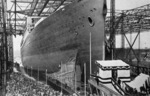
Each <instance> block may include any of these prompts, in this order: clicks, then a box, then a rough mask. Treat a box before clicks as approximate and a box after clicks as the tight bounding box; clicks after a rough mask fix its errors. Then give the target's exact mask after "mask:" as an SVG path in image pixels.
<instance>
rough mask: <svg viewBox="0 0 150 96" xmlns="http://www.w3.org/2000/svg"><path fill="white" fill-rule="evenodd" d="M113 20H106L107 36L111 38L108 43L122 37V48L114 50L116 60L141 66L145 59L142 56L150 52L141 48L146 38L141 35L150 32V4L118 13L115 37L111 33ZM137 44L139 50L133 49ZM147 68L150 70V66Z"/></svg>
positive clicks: (116, 14) (109, 17) (116, 15)
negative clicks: (143, 39) (142, 40)
mask: <svg viewBox="0 0 150 96" xmlns="http://www.w3.org/2000/svg"><path fill="white" fill-rule="evenodd" d="M111 18H112V17H111V16H108V17H107V18H106V27H105V33H106V36H108V37H109V39H108V41H109V42H113V41H112V40H113V39H114V38H115V36H116V35H121V48H120V49H117V48H114V50H115V53H114V54H115V55H114V58H115V59H122V60H124V61H127V62H130V63H132V64H133V62H134V63H135V62H136V63H135V64H134V65H136V66H140V65H141V64H142V63H143V60H144V58H145V57H144V56H142V54H147V53H145V51H147V50H149V49H142V48H141V44H140V43H141V38H144V37H141V36H140V34H141V33H142V32H143V31H149V30H150V4H147V5H144V6H141V7H138V8H134V9H131V10H122V11H118V12H116V13H115V21H114V22H115V23H114V24H115V25H114V26H115V28H114V30H115V35H114V32H112V31H111V23H112V20H111ZM127 34H130V37H128V36H127ZM132 34H136V36H135V37H133V36H132ZM125 42H127V44H128V46H129V47H128V48H127V47H126V45H125ZM115 43H116V42H115ZM135 43H138V49H135V48H133V46H134V45H135ZM110 46H111V45H110ZM142 67H143V66H142ZM146 67H147V68H150V66H146Z"/></svg>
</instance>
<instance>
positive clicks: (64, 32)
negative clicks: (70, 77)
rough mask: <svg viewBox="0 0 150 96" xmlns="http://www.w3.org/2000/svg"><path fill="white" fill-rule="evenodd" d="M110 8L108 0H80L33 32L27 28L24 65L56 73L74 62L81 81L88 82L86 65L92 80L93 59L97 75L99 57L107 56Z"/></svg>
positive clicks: (41, 24) (55, 14) (22, 48)
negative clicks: (106, 27) (85, 79)
mask: <svg viewBox="0 0 150 96" xmlns="http://www.w3.org/2000/svg"><path fill="white" fill-rule="evenodd" d="M106 10H107V9H106V2H105V0H76V1H75V2H73V3H71V4H69V5H67V6H65V7H64V8H62V9H60V10H59V11H57V12H55V13H53V14H52V15H50V16H49V17H47V18H46V19H44V20H43V21H42V22H40V23H39V24H38V25H37V26H36V27H35V28H34V29H33V30H32V31H28V30H26V32H25V34H24V37H23V39H22V44H21V58H22V64H23V66H24V68H26V69H30V68H32V70H38V71H40V72H45V70H47V73H53V74H54V73H58V72H59V71H61V70H65V68H66V67H62V66H69V62H71V64H73V63H72V62H74V65H72V67H73V68H72V70H73V71H74V73H77V75H76V77H77V81H79V82H84V78H83V77H84V64H86V75H87V76H86V78H87V79H88V78H89V76H90V75H89V74H90V71H89V70H90V61H91V64H92V66H91V67H92V74H96V72H97V68H96V67H95V65H94V62H95V60H103V59H104V22H105V20H104V19H105V15H106ZM90 45H91V47H90ZM90 52H91V55H90ZM90 56H91V59H90ZM65 64H66V65H65ZM60 65H61V66H60ZM61 67H62V68H61ZM63 68H64V69H63ZM60 69H61V70H60ZM70 71H71V70H69V72H70ZM65 72H66V71H65Z"/></svg>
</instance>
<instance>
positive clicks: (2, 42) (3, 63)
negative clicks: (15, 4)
mask: <svg viewBox="0 0 150 96" xmlns="http://www.w3.org/2000/svg"><path fill="white" fill-rule="evenodd" d="M10 30H11V29H10V24H9V22H7V1H6V0H1V1H0V88H1V89H0V93H1V95H2V96H5V93H6V86H7V80H8V79H9V73H10V72H11V71H12V65H13V43H12V34H11V32H10Z"/></svg>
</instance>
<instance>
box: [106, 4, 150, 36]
mask: <svg viewBox="0 0 150 96" xmlns="http://www.w3.org/2000/svg"><path fill="white" fill-rule="evenodd" d="M114 28H115V33H118V34H122V33H127V32H130V31H132V32H138V31H139V30H140V31H144V30H149V29H150V4H148V5H144V6H141V7H138V8H134V9H131V10H123V11H119V12H116V14H115V26H114ZM105 29H106V30H105V31H106V33H110V34H111V32H110V16H108V17H107V18H106V27H105Z"/></svg>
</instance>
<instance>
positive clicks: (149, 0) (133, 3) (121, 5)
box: [8, 0, 150, 63]
mask: <svg viewBox="0 0 150 96" xmlns="http://www.w3.org/2000/svg"><path fill="white" fill-rule="evenodd" d="M8 1H9V4H8V6H9V8H10V5H11V4H10V0H8ZM146 4H150V0H116V4H115V6H116V10H128V9H133V8H136V7H140V6H143V5H146ZM107 8H108V9H110V0H107ZM21 38H22V37H21V36H17V37H16V38H14V55H15V56H14V59H15V61H18V62H19V63H20V62H21V61H20V42H21Z"/></svg>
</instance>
